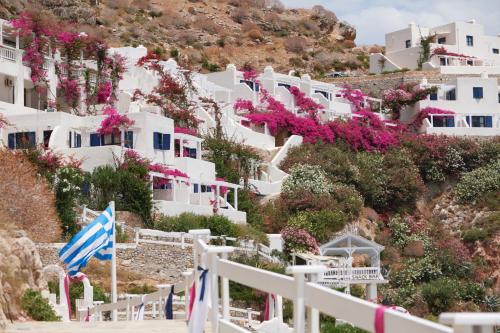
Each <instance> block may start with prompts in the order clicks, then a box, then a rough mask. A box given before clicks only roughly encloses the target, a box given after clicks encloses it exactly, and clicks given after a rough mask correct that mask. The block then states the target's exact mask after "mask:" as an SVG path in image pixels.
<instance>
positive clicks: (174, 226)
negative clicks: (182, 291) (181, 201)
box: [154, 213, 205, 232]
mask: <svg viewBox="0 0 500 333" xmlns="http://www.w3.org/2000/svg"><path fill="white" fill-rule="evenodd" d="M204 219H205V217H204V216H201V215H196V214H192V213H182V214H180V215H178V216H161V217H159V218H157V219H156V221H155V223H154V228H155V229H158V230H162V231H173V232H188V231H189V230H191V229H203V224H204V223H203V220H204Z"/></svg>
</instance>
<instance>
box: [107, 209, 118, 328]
mask: <svg viewBox="0 0 500 333" xmlns="http://www.w3.org/2000/svg"><path fill="white" fill-rule="evenodd" d="M109 206H110V207H111V212H112V214H113V215H112V218H113V237H112V240H113V247H112V248H111V303H116V301H117V299H118V295H117V290H116V229H115V202H114V201H111V202H110V203H109ZM111 314H112V319H113V321H117V320H118V311H117V310H113V311H112V313H111Z"/></svg>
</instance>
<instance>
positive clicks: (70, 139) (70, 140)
mask: <svg viewBox="0 0 500 333" xmlns="http://www.w3.org/2000/svg"><path fill="white" fill-rule="evenodd" d="M68 139H69V147H70V148H72V147H71V143H72V139H73V132H71V131H69V138H68Z"/></svg>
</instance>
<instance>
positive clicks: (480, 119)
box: [466, 116, 493, 127]
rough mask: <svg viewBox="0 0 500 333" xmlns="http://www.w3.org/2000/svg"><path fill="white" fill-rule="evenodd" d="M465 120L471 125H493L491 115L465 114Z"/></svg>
mask: <svg viewBox="0 0 500 333" xmlns="http://www.w3.org/2000/svg"><path fill="white" fill-rule="evenodd" d="M466 120H467V124H469V126H471V127H493V117H492V116H467V118H466Z"/></svg>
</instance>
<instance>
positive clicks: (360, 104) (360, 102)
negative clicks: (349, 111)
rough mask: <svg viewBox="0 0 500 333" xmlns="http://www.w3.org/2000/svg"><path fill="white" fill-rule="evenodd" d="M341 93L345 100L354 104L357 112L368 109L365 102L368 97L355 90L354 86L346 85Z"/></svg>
mask: <svg viewBox="0 0 500 333" xmlns="http://www.w3.org/2000/svg"><path fill="white" fill-rule="evenodd" d="M340 93H341V96H342V97H343V98H345V99H347V100H348V101H349V102H350V103H351V104H352V106H353V107H354V111H355V112H358V111H361V110H363V109H365V108H366V105H365V104H364V102H365V100H366V98H367V97H368V95H365V94H364V93H363V92H362V91H361V90H359V89H353V88H352V86H350V85H348V84H346V85H344V87H343V89H342V90H341V91H340Z"/></svg>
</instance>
